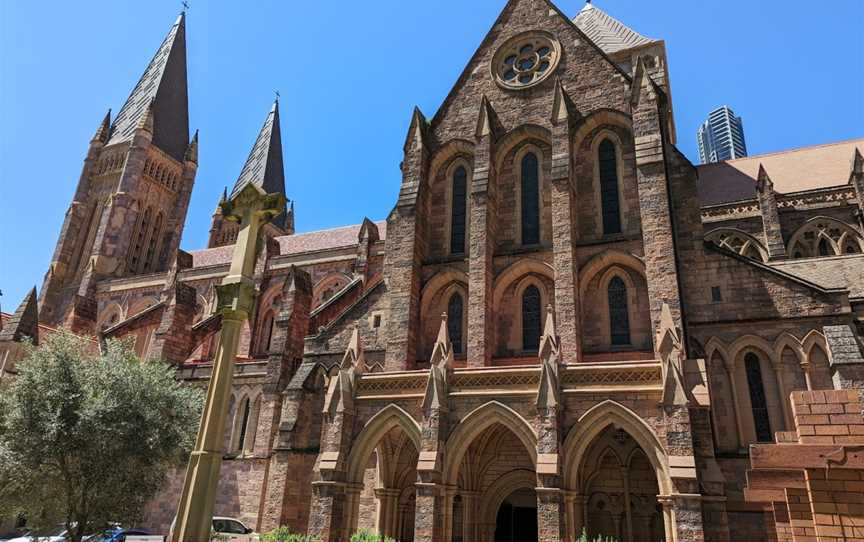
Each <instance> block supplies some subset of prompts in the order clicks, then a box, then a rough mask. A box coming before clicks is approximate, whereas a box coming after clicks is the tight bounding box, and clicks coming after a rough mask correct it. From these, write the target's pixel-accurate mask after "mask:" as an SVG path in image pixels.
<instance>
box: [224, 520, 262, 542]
mask: <svg viewBox="0 0 864 542" xmlns="http://www.w3.org/2000/svg"><path fill="white" fill-rule="evenodd" d="M213 530H214V531H216V534H217V535H219V536H224V537H225V538H227V539H228V540H231V541H236V542H257V540H258V534H257V533H256V532H255V531H253V530H252V529H250V528H249V527H247V526H246V525H244V524H243V522H242V521H240V520H239V519H234V518H226V517H214V518H213Z"/></svg>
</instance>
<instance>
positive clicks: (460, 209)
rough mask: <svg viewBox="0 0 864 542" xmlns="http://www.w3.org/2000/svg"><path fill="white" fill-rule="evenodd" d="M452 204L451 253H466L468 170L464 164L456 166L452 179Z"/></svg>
mask: <svg viewBox="0 0 864 542" xmlns="http://www.w3.org/2000/svg"><path fill="white" fill-rule="evenodd" d="M451 188H452V191H451V194H452V201H451V205H450V207H451V208H450V254H464V253H465V223H466V216H467V213H466V208H465V207H466V197H467V195H468V192H467V190H468V172H467V171H466V170H465V168H464V167H463V166H459V167H458V168H456V171H454V172H453V179H452V187H451Z"/></svg>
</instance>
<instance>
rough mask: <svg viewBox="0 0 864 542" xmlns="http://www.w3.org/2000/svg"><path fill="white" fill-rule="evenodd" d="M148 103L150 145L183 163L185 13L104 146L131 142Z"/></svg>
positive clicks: (186, 131)
mask: <svg viewBox="0 0 864 542" xmlns="http://www.w3.org/2000/svg"><path fill="white" fill-rule="evenodd" d="M151 103H152V104H153V116H154V117H155V122H154V131H153V144H154V145H156V146H157V147H159V148H160V149H162V150H163V151H165V152H166V153H168V155H170V156H171V157H173V158H175V159H177V160H178V161H181V162H182V161H183V155H184V153H185V152H186V147H187V146H188V145H189V100H188V91H187V88H186V15H185V13H181V14H180V16H179V17H177V20H176V21H175V22H174V24H173V25H172V26H171V30H169V31H168V35H167V36H165V39H164V40H163V41H162V45H160V46H159V49H158V50H157V51H156V54H155V55H154V56H153V59H152V60H150V64H148V65H147V69H146V70H144V74H143V75H142V76H141V79H139V80H138V83H137V84H136V85H135V88H134V89H132V93H131V94H130V95H129V98H127V99H126V103H125V104H123V107H122V108H121V109H120V112H119V113H118V114H117V117H116V118H115V119H114V124H113V126H112V127H111V137H110V138H109V140H108V143H107V145H113V144H114V143H120V142H123V141H129V140H131V139H132V137H133V136H134V135H135V129H136V128H137V126H138V123H139V122H140V120H141V117H142V116H144V114H145V113H146V112H147V109H148V107H149V106H150V104H151Z"/></svg>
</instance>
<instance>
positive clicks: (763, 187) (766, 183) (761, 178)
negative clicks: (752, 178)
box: [756, 164, 774, 192]
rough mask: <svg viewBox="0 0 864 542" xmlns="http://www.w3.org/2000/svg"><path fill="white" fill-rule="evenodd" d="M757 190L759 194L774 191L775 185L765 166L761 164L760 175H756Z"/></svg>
mask: <svg viewBox="0 0 864 542" xmlns="http://www.w3.org/2000/svg"><path fill="white" fill-rule="evenodd" d="M756 190H758V191H759V192H766V191H773V190H774V183H773V182H771V177H769V176H768V172H767V171H765V166H763V165H762V164H759V173H758V174H757V175H756Z"/></svg>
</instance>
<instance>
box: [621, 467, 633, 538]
mask: <svg viewBox="0 0 864 542" xmlns="http://www.w3.org/2000/svg"><path fill="white" fill-rule="evenodd" d="M621 479H622V480H624V529H625V532H626V533H627V536H626V538H625V537H622V538H624V539H625V540H626V541H627V542H632V541H633V511H632V510H631V509H630V477H629V476H628V474H627V469H621Z"/></svg>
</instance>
